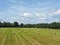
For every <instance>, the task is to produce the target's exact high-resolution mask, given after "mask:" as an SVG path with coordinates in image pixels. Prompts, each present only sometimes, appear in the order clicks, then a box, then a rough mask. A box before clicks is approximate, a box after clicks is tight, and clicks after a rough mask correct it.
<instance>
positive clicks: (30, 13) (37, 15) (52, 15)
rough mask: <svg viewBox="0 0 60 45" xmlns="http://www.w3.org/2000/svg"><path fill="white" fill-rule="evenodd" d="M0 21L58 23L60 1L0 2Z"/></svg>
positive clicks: (24, 0)
mask: <svg viewBox="0 0 60 45" xmlns="http://www.w3.org/2000/svg"><path fill="white" fill-rule="evenodd" d="M0 21H2V22H3V21H6V22H14V21H17V22H19V23H25V24H26V23H31V24H35V23H51V22H60V0H0Z"/></svg>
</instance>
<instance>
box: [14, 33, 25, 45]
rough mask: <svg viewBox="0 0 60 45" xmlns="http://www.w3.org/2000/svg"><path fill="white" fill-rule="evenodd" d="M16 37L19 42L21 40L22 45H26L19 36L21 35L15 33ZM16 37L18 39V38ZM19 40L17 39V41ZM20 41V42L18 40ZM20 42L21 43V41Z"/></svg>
mask: <svg viewBox="0 0 60 45" xmlns="http://www.w3.org/2000/svg"><path fill="white" fill-rule="evenodd" d="M15 34H16V36H17V37H18V38H19V40H21V42H22V45H26V44H25V42H24V41H23V40H22V38H21V37H20V36H19V34H17V32H15ZM17 37H16V38H17ZM16 40H17V39H16ZM17 41H18V40H17ZM19 42H20V41H19Z"/></svg>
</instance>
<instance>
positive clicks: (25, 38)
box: [18, 32, 36, 45]
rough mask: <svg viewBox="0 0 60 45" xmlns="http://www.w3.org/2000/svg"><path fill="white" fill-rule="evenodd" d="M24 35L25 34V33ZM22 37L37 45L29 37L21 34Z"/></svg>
mask: <svg viewBox="0 0 60 45" xmlns="http://www.w3.org/2000/svg"><path fill="white" fill-rule="evenodd" d="M23 33H24V32H23ZM18 35H19V34H18ZM21 35H22V37H24V38H25V39H26V40H28V41H29V42H30V43H31V44H32V45H36V44H35V43H34V42H33V41H32V40H30V39H29V38H28V37H26V36H24V35H23V34H21Z"/></svg>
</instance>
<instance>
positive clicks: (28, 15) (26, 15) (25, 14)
mask: <svg viewBox="0 0 60 45" xmlns="http://www.w3.org/2000/svg"><path fill="white" fill-rule="evenodd" d="M23 16H24V17H30V16H31V14H30V13H23Z"/></svg>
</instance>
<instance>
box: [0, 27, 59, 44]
mask: <svg viewBox="0 0 60 45" xmlns="http://www.w3.org/2000/svg"><path fill="white" fill-rule="evenodd" d="M52 31H53V32H52ZM37 32H38V33H37ZM54 33H56V34H54ZM0 45H60V29H45V28H0Z"/></svg>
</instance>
